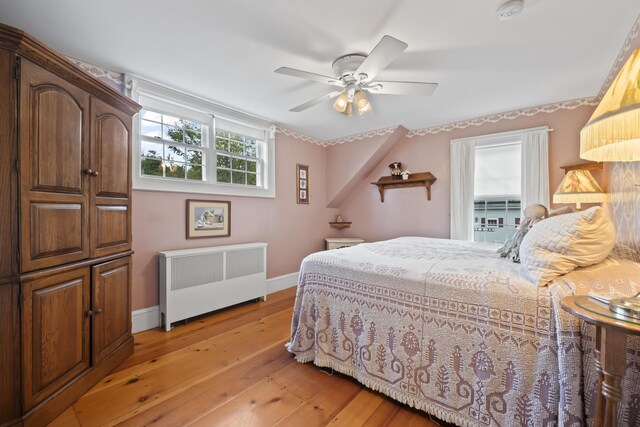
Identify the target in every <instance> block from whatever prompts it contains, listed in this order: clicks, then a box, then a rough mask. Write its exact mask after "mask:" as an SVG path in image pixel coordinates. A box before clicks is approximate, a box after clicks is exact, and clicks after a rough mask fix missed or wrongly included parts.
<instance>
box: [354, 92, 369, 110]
mask: <svg viewBox="0 0 640 427" xmlns="http://www.w3.org/2000/svg"><path fill="white" fill-rule="evenodd" d="M353 103H354V104H355V105H356V110H357V111H358V114H360V115H362V114H365V113H368V112H369V111H371V110H373V107H372V106H371V103H370V102H369V100H368V99H367V95H365V93H364V92H363V91H362V90H359V89H358V90H357V91H356V93H355V94H354V95H353Z"/></svg>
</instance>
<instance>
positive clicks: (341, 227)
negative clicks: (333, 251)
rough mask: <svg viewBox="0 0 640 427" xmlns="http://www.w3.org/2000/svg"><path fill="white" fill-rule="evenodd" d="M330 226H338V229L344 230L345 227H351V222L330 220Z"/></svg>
mask: <svg viewBox="0 0 640 427" xmlns="http://www.w3.org/2000/svg"><path fill="white" fill-rule="evenodd" d="M329 227H331V228H337V229H338V230H342V229H343V228H351V223H350V222H345V221H343V222H335V221H334V222H330V223H329Z"/></svg>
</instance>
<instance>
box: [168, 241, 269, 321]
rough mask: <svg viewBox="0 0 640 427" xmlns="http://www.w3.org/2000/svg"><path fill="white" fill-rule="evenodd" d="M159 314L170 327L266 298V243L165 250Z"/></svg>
mask: <svg viewBox="0 0 640 427" xmlns="http://www.w3.org/2000/svg"><path fill="white" fill-rule="evenodd" d="M159 258H160V315H161V317H162V324H163V325H164V329H165V331H169V330H171V324H172V323H174V322H177V321H179V320H184V319H188V318H189V317H193V316H198V315H200V314H204V313H208V312H210V311H214V310H218V309H220V308H224V307H228V306H230V305H234V304H238V303H240V302H243V301H248V300H250V299H254V298H258V297H262V298H264V299H266V295H267V244H266V243H244V244H240V245H228V246H212V247H209V248H197V249H183V250H177V251H163V252H160V253H159Z"/></svg>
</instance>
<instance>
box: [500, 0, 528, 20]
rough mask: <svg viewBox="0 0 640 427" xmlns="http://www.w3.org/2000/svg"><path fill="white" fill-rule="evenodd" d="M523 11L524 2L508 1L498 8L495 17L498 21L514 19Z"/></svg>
mask: <svg viewBox="0 0 640 427" xmlns="http://www.w3.org/2000/svg"><path fill="white" fill-rule="evenodd" d="M522 9H524V0H508V1H506V2H504V3H502V4H501V5H500V6H498V10H497V11H496V15H497V16H498V19H499V20H500V21H506V20H508V19H511V18H514V17H516V15H518V14H519V13H520V12H522Z"/></svg>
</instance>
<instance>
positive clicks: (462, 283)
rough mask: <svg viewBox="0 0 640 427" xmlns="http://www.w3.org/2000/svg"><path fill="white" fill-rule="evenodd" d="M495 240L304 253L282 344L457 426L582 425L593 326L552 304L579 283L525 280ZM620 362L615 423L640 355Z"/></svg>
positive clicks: (629, 406)
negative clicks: (620, 396)
mask: <svg viewBox="0 0 640 427" xmlns="http://www.w3.org/2000/svg"><path fill="white" fill-rule="evenodd" d="M496 247H497V246H494V245H483V244H477V243H470V242H460V241H452V240H441V239H427V238H420V237H402V238H398V239H393V240H389V241H385V242H378V243H368V244H361V245H358V246H354V247H351V248H344V249H339V250H333V251H327V252H320V253H316V254H312V255H310V256H308V257H307V258H305V260H304V261H303V263H302V266H301V270H300V277H299V286H298V293H297V298H296V303H295V308H294V315H293V320H292V326H291V342H290V343H289V344H287V348H288V350H289V351H290V352H291V353H293V354H294V355H295V356H296V359H297V360H298V361H299V362H302V363H305V362H309V361H313V362H314V363H315V364H316V365H319V366H324V367H330V368H333V369H334V370H336V371H338V372H342V373H344V374H347V375H350V376H352V377H354V378H356V379H357V380H358V381H360V382H361V383H363V384H364V385H366V386H368V387H370V388H372V389H374V390H377V391H380V392H382V393H384V394H386V395H388V396H390V397H392V398H394V399H396V400H398V401H401V402H404V403H407V404H409V405H411V406H413V407H416V408H419V409H421V410H424V411H426V412H428V413H431V414H433V415H435V416H437V417H438V418H440V419H442V420H445V421H448V422H452V423H455V424H457V425H460V426H477V425H498V426H538V425H540V426H543V425H544V426H546V425H567V426H569V425H584V424H585V422H590V417H591V415H592V414H593V408H592V406H593V402H595V399H594V396H595V395H594V394H593V389H594V387H595V372H594V370H593V363H592V358H593V331H592V330H591V329H589V327H588V326H581V322H579V321H578V320H577V319H575V318H574V317H572V316H571V315H569V314H568V313H566V312H564V311H563V310H562V309H560V305H559V302H560V300H561V299H562V297H564V296H566V295H570V294H573V293H586V292H587V290H588V286H586V285H584V283H581V284H579V285H576V284H575V283H574V282H573V281H572V280H571V279H570V277H569V275H568V276H565V277H564V278H563V279H562V280H558V281H557V282H555V283H553V284H552V285H550V286H549V287H537V286H534V285H533V284H531V283H529V282H528V281H526V280H525V279H524V278H522V277H521V276H520V274H519V265H518V264H514V263H512V262H510V261H508V260H502V259H498V258H497V257H496V253H495V250H496ZM606 263H609V264H612V265H610V266H609V267H611V268H613V269H614V270H615V268H616V266H615V265H613V264H617V262H616V261H612V260H609V261H606V262H605V264H606ZM588 270H589V269H583V270H582V272H577V274H578V279H579V280H582V279H581V277H582V276H580V274H586V276H585V277H590V276H589V274H588ZM585 271H586V272H587V273H584V272H585ZM637 272H638V271H636V273H637ZM574 273H576V272H574ZM572 274H573V273H572ZM625 274H626V273H625ZM625 274H621V277H622V279H620V280H618V282H617V285H619V286H622V287H624V286H633V284H632V283H631V284H630V283H629V280H628V279H625V277H627V276H625ZM604 275H605V276H607V278H608V279H609V278H610V277H611V271H608V272H605V274H604ZM636 277H637V276H636ZM623 282H624V283H623ZM600 285H601V286H604V285H602V283H601V284H600ZM607 286H609V285H607ZM630 341H631V343H630V346H633V345H635V346H636V348H638V349H640V345H639V343H638V342H637V341H634V340H630ZM583 348H584V351H583ZM627 360H628V362H630V363H628V365H633V366H630V367H628V370H627V371H628V372H627V377H625V381H624V382H623V386H624V387H625V401H624V402H623V404H621V405H620V416H619V419H620V420H624V421H626V424H625V425H635V423H637V422H638V419H639V418H638V411H637V408H638V396H640V391H639V389H640V386H638V381H637V380H638V378H640V377H639V376H638V372H639V368H638V366H639V365H640V352H633V350H632V349H630V351H629V352H628V358H627ZM634 363H635V365H634ZM583 374H584V376H583ZM634 375H635V377H634ZM583 377H584V378H585V380H584V383H585V384H586V385H587V386H586V387H585V386H583ZM632 396H635V397H632ZM634 399H635V400H634ZM634 402H635V403H634ZM634 404H635V407H634V406H633V405H634ZM634 408H636V412H635V413H634V412H633V411H634ZM585 414H586V415H585ZM634 417H635V418H634ZM585 420H586V421H585Z"/></svg>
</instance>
